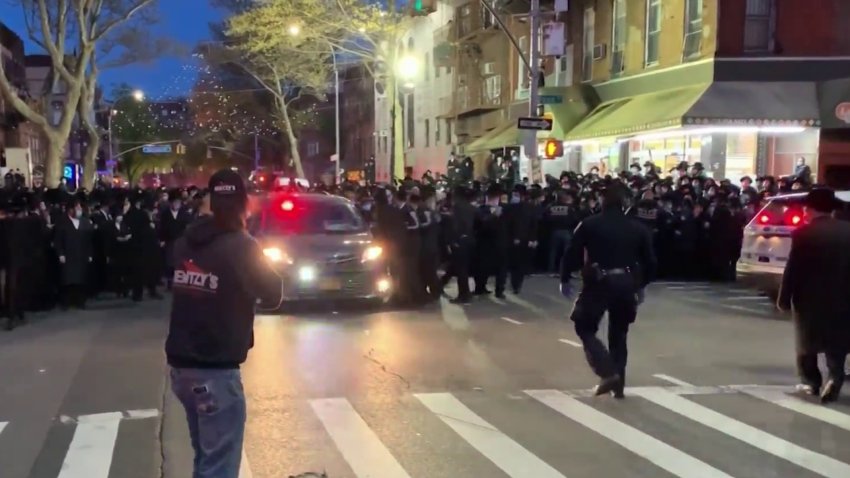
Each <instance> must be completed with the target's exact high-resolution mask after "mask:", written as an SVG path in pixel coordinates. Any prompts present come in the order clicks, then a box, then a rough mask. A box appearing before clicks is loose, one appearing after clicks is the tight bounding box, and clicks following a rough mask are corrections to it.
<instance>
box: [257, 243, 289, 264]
mask: <svg viewBox="0 0 850 478" xmlns="http://www.w3.org/2000/svg"><path fill="white" fill-rule="evenodd" d="M263 254H264V255H265V256H266V258H267V259H268V260H270V261H272V262H285V263H287V264H292V259H290V257H289V255H287V254H286V252H284V251H283V250H282V249H281V248H279V247H266V248H265V249H263Z"/></svg>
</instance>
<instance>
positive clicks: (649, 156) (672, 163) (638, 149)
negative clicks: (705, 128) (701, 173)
mask: <svg viewBox="0 0 850 478" xmlns="http://www.w3.org/2000/svg"><path fill="white" fill-rule="evenodd" d="M701 144H702V141H701V138H700V137H698V136H694V137H692V136H688V135H682V136H674V137H671V138H664V139H646V140H636V141H630V143H629V151H630V152H631V153H630V157H631V158H632V162H634V160H635V159H637V158H639V160H640V163H641V164H643V163H645V162H646V161H652V163H653V164H655V166H657V167H658V168H659V169H661V170H662V171H663V172H664V173H668V172H669V171H670V170H671V169H674V168H675V167H676V166H678V165H679V163H680V162H682V161H687V162H689V163H695V162H697V161H699V160H700V147H701Z"/></svg>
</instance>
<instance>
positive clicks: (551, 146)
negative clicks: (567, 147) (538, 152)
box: [543, 139, 564, 159]
mask: <svg viewBox="0 0 850 478" xmlns="http://www.w3.org/2000/svg"><path fill="white" fill-rule="evenodd" d="M563 155H564V142H563V141H559V140H557V139H547V140H546V145H545V146H544V147H543V156H545V157H546V159H555V158H560V157H561V156H563Z"/></svg>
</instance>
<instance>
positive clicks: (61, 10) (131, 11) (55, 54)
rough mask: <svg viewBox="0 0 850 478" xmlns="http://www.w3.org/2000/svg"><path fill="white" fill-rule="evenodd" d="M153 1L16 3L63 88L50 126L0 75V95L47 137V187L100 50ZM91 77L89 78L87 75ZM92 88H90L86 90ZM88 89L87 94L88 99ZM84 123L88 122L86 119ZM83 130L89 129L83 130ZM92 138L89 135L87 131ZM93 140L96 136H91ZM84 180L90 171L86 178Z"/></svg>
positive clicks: (54, 181) (53, 182) (23, 0)
mask: <svg viewBox="0 0 850 478" xmlns="http://www.w3.org/2000/svg"><path fill="white" fill-rule="evenodd" d="M154 1H155V0H16V1H15V3H17V4H19V5H20V7H21V9H22V10H23V13H24V17H25V19H26V21H27V30H28V33H29V37H30V39H31V40H32V41H33V42H35V43H36V44H37V45H39V46H40V47H41V48H42V49H44V51H45V52H47V54H48V56H49V57H50V60H51V65H52V67H53V72H54V78H53V81H54V82H62V84H64V85H65V95H66V97H65V102H64V105H63V109H62V112H61V116H60V119H59V121H58V122H57V123H56V124H54V123H52V122H51V121H50V120H49V118H48V116H47V112H46V111H39V110H38V109H37V108H35V107H33V106H31V105H29V104H27V103H26V102H25V101H24V100H23V99H22V98H20V97H19V96H18V95H17V93H16V90H15V88H14V87H13V85H12V84H11V83H10V82H9V80H8V79H7V78H6V76H5V75H4V74H0V96H2V97H3V98H4V99H5V100H6V101H7V103H8V104H10V105H11V106H12V107H13V108H14V109H15V110H17V111H18V112H19V113H20V114H21V115H22V116H23V117H24V118H26V119H27V120H28V121H30V122H32V123H34V124H36V125H37V126H39V127H40V128H41V129H42V130H43V131H44V134H45V136H46V138H47V143H48V144H47V146H48V152H47V153H48V154H47V164H45V178H44V179H45V183H46V184H47V185H48V186H49V187H53V186H56V185H57V184H58V183H59V177H60V173H61V171H62V155H63V152H64V149H65V145H66V143H67V142H68V138H69V136H70V135H71V130H72V128H73V126H74V118H75V116H76V115H77V113H78V112H80V110H81V108H80V102H81V100H86V101H88V100H89V99H93V95H94V86H93V85H94V84H96V81H97V76H96V72H97V70H96V69H94V70H93V66H94V65H95V64H96V52H97V48H98V45H99V44H100V43H102V42H104V41H106V39H107V38H108V37H109V36H110V35H111V34H113V33H114V32H116V31H117V30H118V29H119V28H120V27H121V26H123V25H125V24H126V23H127V22H128V21H129V20H130V19H131V18H133V17H134V16H136V15H138V14H139V13H140V12H142V10H144V9H145V8H146V7H148V6H149V5H151V4H152V3H154ZM92 72H94V73H95V74H94V75H92V74H91V73H92ZM88 86H91V88H87V87H88ZM87 89H90V90H91V95H92V96H88V93H87V92H86V90H87ZM84 116H86V115H81V118H82V117H84ZM86 119H88V118H86ZM86 128H87V130H88V129H89V128H88V126H86ZM89 134H91V130H89ZM95 136H97V135H95ZM86 175H87V176H88V175H89V174H88V172H87V173H86Z"/></svg>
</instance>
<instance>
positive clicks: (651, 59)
mask: <svg viewBox="0 0 850 478" xmlns="http://www.w3.org/2000/svg"><path fill="white" fill-rule="evenodd" d="M660 46H661V0H646V51H645V54H644V63H645V64H646V66H652V65H655V64H657V63H658V51H659V47H660Z"/></svg>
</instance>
